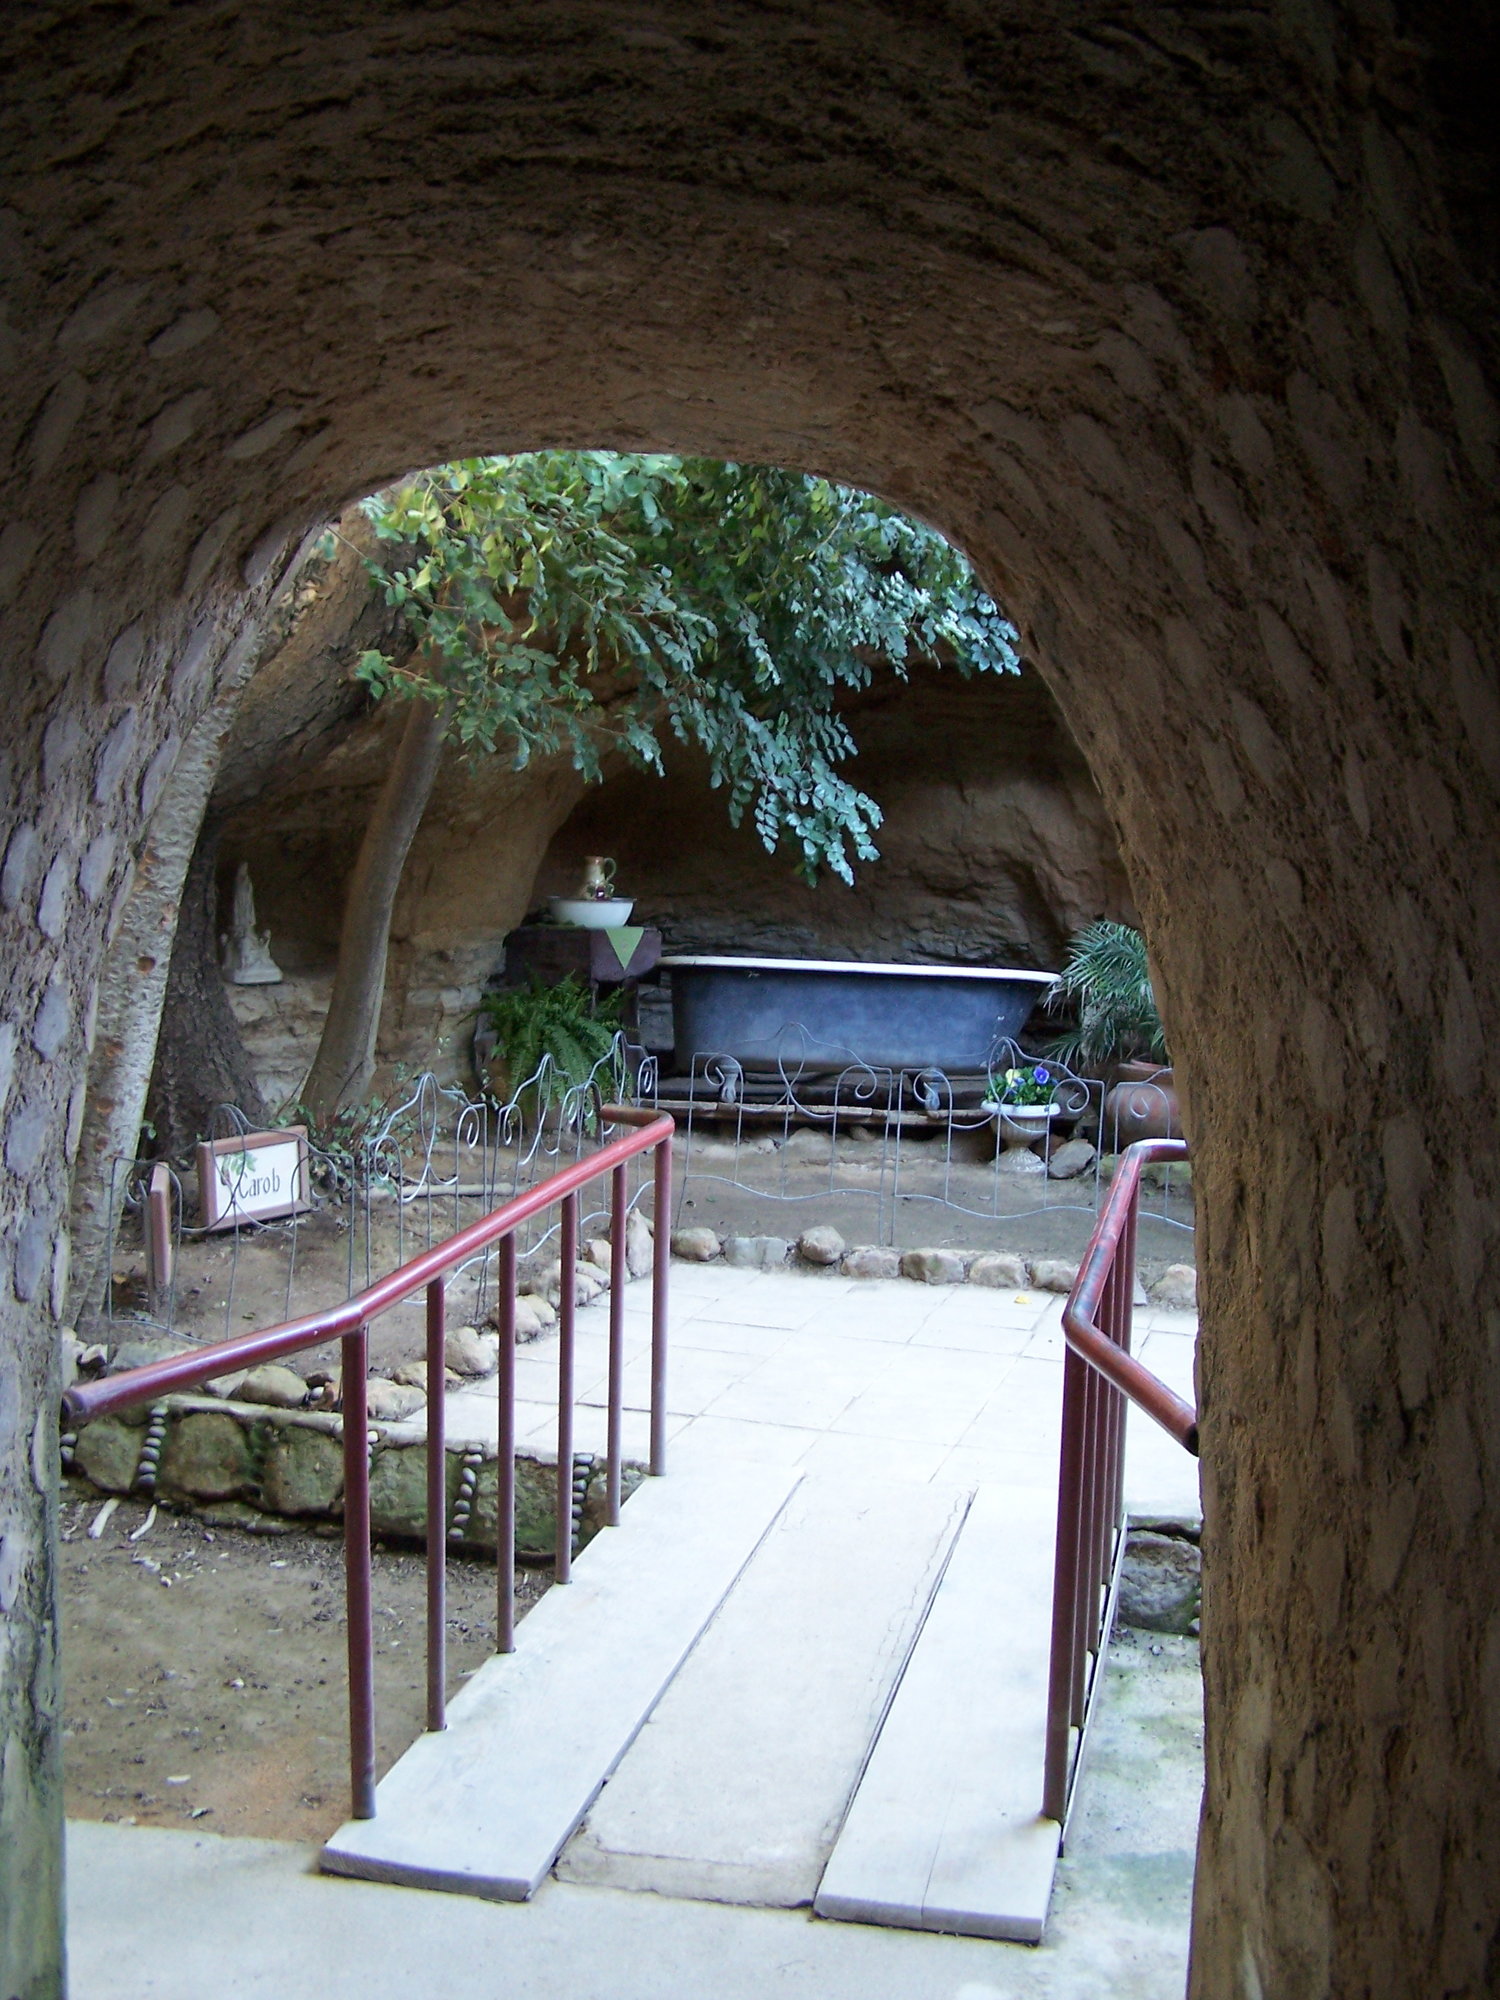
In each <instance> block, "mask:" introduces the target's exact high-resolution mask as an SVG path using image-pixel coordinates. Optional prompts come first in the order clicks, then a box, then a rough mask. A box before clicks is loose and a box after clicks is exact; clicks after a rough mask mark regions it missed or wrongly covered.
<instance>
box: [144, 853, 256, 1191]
mask: <svg viewBox="0 0 1500 2000" xmlns="http://www.w3.org/2000/svg"><path fill="white" fill-rule="evenodd" d="M218 860H219V823H218V821H217V820H214V821H212V822H205V824H204V827H203V831H202V833H201V834H200V835H199V837H198V845H197V847H196V848H195V849H194V850H193V858H192V861H191V863H190V864H189V866H188V872H187V880H186V881H185V882H184V883H183V887H182V905H181V909H180V911H179V913H178V918H177V936H176V939H175V941H174V943H173V946H172V966H171V970H170V972H169V973H168V975H167V997H166V1004H165V1006H164V1007H163V1009H162V1020H161V1033H160V1035H159V1037H158V1039H157V1044H156V1067H155V1069H154V1070H153V1071H152V1075H151V1088H150V1091H149V1093H148V1095H147V1099H146V1123H147V1125H148V1126H150V1127H151V1128H152V1133H151V1139H150V1149H151V1151H152V1152H153V1153H155V1154H157V1155H160V1156H161V1157H163V1158H166V1159H169V1160H175V1161H178V1162H179V1163H181V1162H185V1161H187V1160H189V1159H190V1158H191V1157H192V1153H193V1148H194V1147H195V1146H196V1144H197V1142H198V1140H199V1139H205V1138H208V1137H209V1136H211V1131H210V1128H211V1127H212V1124H213V1120H214V1114H215V1113H216V1112H217V1111H218V1110H219V1109H220V1107H221V1106H224V1105H233V1106H234V1107H235V1109H236V1110H238V1111H240V1112H241V1113H242V1114H243V1115H244V1116H245V1117H246V1118H247V1119H248V1120H249V1121H250V1124H251V1125H252V1126H259V1125H264V1124H265V1122H266V1119H267V1116H268V1113H267V1110H266V1105H265V1102H264V1100H263V1099H262V1097H261V1094H260V1087H259V1085H258V1084H257V1083H256V1081H255V1072H254V1070H253V1069H252V1068H251V1066H250V1058H249V1056H248V1054H247V1053H246V1051H245V1045H244V1042H243V1041H242V1040H241V1039H240V1029H239V1023H238V1022H237V1021H236V1020H235V1018H234V1013H233V1010H232V1009H231V1007H230V1005H229V998H228V995H227V994H226V993H225V991H224V976H223V974H222V973H221V972H220V970H219V950H218V905H219V897H218V881H217V877H218Z"/></svg>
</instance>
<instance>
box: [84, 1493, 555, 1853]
mask: <svg viewBox="0 0 1500 2000" xmlns="http://www.w3.org/2000/svg"><path fill="white" fill-rule="evenodd" d="M103 1504H104V1503H103V1502H102V1501H101V1500H100V1499H99V1498H98V1497H97V1496H94V1495H90V1496H89V1497H88V1498H87V1499H83V1498H80V1497H79V1496H78V1493H77V1491H76V1490H74V1491H72V1492H67V1491H65V1495H64V1500H63V1510H62V1550H61V1557H62V1561H61V1575H60V1589H61V1597H62V1641H63V1676H64V1694H65V1715H66V1720H65V1734H64V1776H65V1781H66V1801H67V1811H68V1813H69V1814H70V1815H71V1816H72V1817H74V1818H78V1819H104V1820H120V1821H124V1822H125V1823H127V1824H130V1825H140V1826H169V1827H170V1826H183V1825H186V1824H193V1823H196V1824H198V1825H199V1826H201V1827H202V1828H203V1829H204V1830H205V1831H208V1830H211V1831H213V1832H215V1833H225V1834H258V1835H263V1836H265V1837H266V1838H268V1839H281V1840H302V1841H317V1840H321V1839H323V1838H326V1836H327V1835H328V1834H330V1833H332V1832H333V1830H334V1829H335V1828H336V1827H337V1826H339V1825H340V1824H341V1823H342V1822H343V1821H344V1820H345V1819H346V1818H347V1817H348V1803H349V1773H348V1734H347V1731H348V1721H347V1713H348V1712H347V1708H346V1703H345V1686H346V1680H345V1652H344V1647H345V1636H344V1577H343V1557H342V1548H341V1544H340V1542H339V1541H338V1540H337V1539H336V1538H335V1536H333V1535H330V1536H328V1537H327V1538H326V1539H325V1538H324V1537H323V1536H320V1535H317V1534H313V1533H305V1532H301V1531H296V1532H291V1533H281V1534H275V1535H270V1534H267V1535H257V1534H248V1533H246V1532H244V1531H243V1530H240V1529H235V1528H223V1527H219V1528H214V1527H208V1526H205V1524H204V1523H203V1522H202V1521H201V1520H199V1519H195V1518H193V1517H191V1516H188V1515H181V1516H178V1515H172V1514H169V1513H167V1512H166V1511H165V1510H158V1512H157V1514H156V1518H155V1520H154V1521H153V1522H152V1524H151V1526H150V1528H149V1529H148V1530H147V1531H146V1533H145V1534H144V1535H142V1537H141V1539H140V1540H139V1541H133V1540H131V1539H130V1537H131V1535H132V1534H133V1533H134V1532H135V1531H136V1530H138V1529H140V1528H141V1527H142V1526H143V1524H144V1523H145V1521H146V1520H147V1517H148V1512H149V1510H148V1508H147V1507H146V1506H144V1505H143V1504H141V1503H139V1502H137V1501H134V1500H122V1501H121V1502H120V1504H119V1505H118V1507H117V1508H116V1509H115V1510H114V1512H113V1513H112V1514H111V1515H110V1516H109V1518H108V1521H107V1523H106V1525H105V1528H104V1532H103V1534H102V1536H101V1537H100V1539H99V1540H98V1541H91V1540H90V1539H89V1537H88V1527H89V1524H90V1523H91V1522H92V1521H93V1520H94V1519H95V1518H96V1517H97V1516H98V1514H99V1511H100V1508H101V1506H102V1505H103ZM374 1572H375V1573H374V1603H375V1618H374V1625H375V1719H376V1770H377V1773H383V1772H385V1771H386V1770H387V1769H388V1768H389V1767H390V1765H391V1764H392V1763H393V1762H394V1761H395V1759H396V1758H397V1757H398V1756H399V1755H400V1754H401V1752H402V1751H403V1750H404V1749H405V1748H406V1747H407V1745H408V1744H409V1743H411V1742H412V1741H413V1740H414V1739H415V1738H416V1736H417V1735H418V1734H419V1733H420V1732H421V1730H422V1728H423V1724H424V1715H425V1703H426V1646H425V1603H426V1600H425V1582H424V1573H423V1560H422V1556H421V1554H420V1552H413V1551H407V1550H401V1551H397V1550H394V1549H391V1550H384V1549H381V1548H380V1546H379V1545H378V1544H377V1548H376V1553H375V1558H374ZM551 1576H552V1573H551V1571H550V1569H545V1568H540V1569H521V1570H518V1571H517V1572H516V1590H517V1607H516V1608H517V1615H518V1616H524V1615H525V1613H526V1612H527V1611H528V1610H530V1608H531V1606H532V1605H533V1604H535V1603H536V1602H537V1600H538V1599H539V1598H540V1597H541V1596H542V1594H543V1592H544V1591H545V1590H546V1589H547V1587H548V1585H549V1584H550V1582H551ZM494 1641H495V1570H494V1566H493V1564H485V1563H479V1562H470V1561H463V1560H460V1559H457V1558H454V1559H450V1561H449V1563H448V1690H449V1694H450V1696H451V1695H452V1694H453V1693H454V1692H456V1690H457V1689H458V1688H459V1687H461V1686H462V1684H463V1679H464V1676H465V1675H466V1674H469V1673H472V1672H473V1671H474V1669H475V1668H476V1667H478V1666H479V1665H481V1663H482V1662H483V1661H484V1660H485V1659H486V1658H488V1657H489V1655H490V1653H491V1652H492V1651H493V1648H494Z"/></svg>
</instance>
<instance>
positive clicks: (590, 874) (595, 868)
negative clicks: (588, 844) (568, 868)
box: [578, 854, 615, 903]
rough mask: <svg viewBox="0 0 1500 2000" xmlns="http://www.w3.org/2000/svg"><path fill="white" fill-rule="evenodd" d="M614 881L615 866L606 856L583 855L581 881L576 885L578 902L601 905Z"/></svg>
mask: <svg viewBox="0 0 1500 2000" xmlns="http://www.w3.org/2000/svg"><path fill="white" fill-rule="evenodd" d="M614 879H615V864H614V862H613V861H611V860H610V858H609V856H608V855H607V854H585V855H584V857H583V880H582V882H580V883H579V885H578V895H579V898H580V900H581V901H583V902H589V903H602V902H603V901H604V899H605V898H606V897H607V896H608V895H609V894H610V891H611V888H612V886H613V883H614Z"/></svg>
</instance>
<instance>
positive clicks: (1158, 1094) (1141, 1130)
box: [1101, 1062, 1182, 1153]
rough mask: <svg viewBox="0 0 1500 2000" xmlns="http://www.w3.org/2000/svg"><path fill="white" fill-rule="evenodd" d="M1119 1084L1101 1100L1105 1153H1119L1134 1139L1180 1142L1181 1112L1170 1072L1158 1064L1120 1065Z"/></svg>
mask: <svg viewBox="0 0 1500 2000" xmlns="http://www.w3.org/2000/svg"><path fill="white" fill-rule="evenodd" d="M1115 1074H1116V1076H1117V1077H1118V1079H1119V1081H1118V1082H1117V1083H1116V1084H1115V1085H1114V1087H1113V1089H1112V1090H1111V1091H1110V1092H1109V1095H1108V1096H1107V1097H1106V1098H1105V1100H1104V1131H1103V1135H1102V1139H1101V1146H1102V1149H1103V1150H1104V1151H1105V1152H1109V1153H1118V1152H1123V1151H1124V1149H1125V1148H1126V1147H1127V1146H1130V1145H1134V1143H1135V1141H1136V1140H1137V1139H1180V1138H1181V1137H1182V1111H1181V1107H1180V1106H1179V1105H1178V1102H1177V1091H1176V1088H1175V1086H1174V1083H1173V1078H1172V1072H1171V1070H1170V1069H1169V1068H1163V1067H1162V1066H1161V1065H1160V1064H1159V1063H1149V1062H1127V1063H1120V1064H1119V1065H1118V1066H1117V1068H1116V1071H1115Z"/></svg>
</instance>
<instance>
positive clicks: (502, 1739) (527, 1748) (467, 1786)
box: [321, 1464, 799, 1901]
mask: <svg viewBox="0 0 1500 2000" xmlns="http://www.w3.org/2000/svg"><path fill="white" fill-rule="evenodd" d="M798 1478H799V1475H798V1474H797V1473H796V1472H793V1471H788V1470H786V1469H784V1468H780V1467H774V1466H765V1465H723V1464H721V1465H718V1466H715V1467H713V1468H712V1469H711V1470H709V1471H706V1472H702V1473H692V1472H684V1473H680V1474H675V1475H673V1476H672V1477H669V1478H666V1479H660V1480H648V1481H646V1483H645V1484H644V1485H643V1486H642V1487H640V1488H639V1489H638V1490H637V1492H635V1493H634V1494H633V1495H632V1496H631V1498H630V1500H629V1501H628V1502H627V1503H626V1506H625V1509H624V1515H623V1519H622V1522H621V1525H620V1526H619V1527H618V1528H611V1529H606V1530H605V1531H604V1532H603V1533H602V1534H600V1535H598V1536H597V1537H596V1538H595V1540H594V1541H593V1542H591V1543H590V1544H589V1546H588V1547H587V1548H586V1549H585V1550H584V1551H583V1552H582V1554H581V1555H580V1556H579V1557H578V1559H577V1561H576V1562H575V1563H574V1565H573V1581H572V1583H571V1584H570V1585H568V1586H567V1587H565V1588H562V1589H554V1590H551V1591H549V1592H548V1593H547V1595H546V1596H545V1597H544V1598H543V1599H542V1601H541V1603H540V1604H539V1605H537V1607H536V1609H535V1610H534V1611H533V1612H532V1613H531V1614H530V1616H529V1617H528V1618H526V1619H525V1620H524V1621H523V1623H522V1624H521V1626H520V1628H519V1630H518V1632H517V1635H516V1651H515V1652H514V1653H511V1654H509V1655H503V1654H501V1655H496V1657H495V1658H493V1659H491V1660H488V1661H486V1663H485V1664H484V1666H482V1667H481V1668H480V1669H479V1671H478V1672H477V1673H476V1674H474V1676H473V1677H472V1678H471V1679H470V1681H469V1682H468V1684H467V1686H466V1687H465V1688H464V1689H463V1691H462V1692H461V1693H460V1694H458V1695H457V1696H456V1697H455V1698H454V1700H453V1701H452V1702H451V1704H450V1705H449V1710H448V1727H447V1729H446V1730H443V1731H442V1732H440V1733H438V1734H433V1735H426V1736H421V1737H419V1738H418V1739H417V1741H416V1742H415V1743H414V1744H413V1745H412V1747H411V1748H410V1749H409V1750H408V1751H407V1752H406V1753H405V1755H404V1756H402V1757H401V1758H399V1759H398V1760H397V1762H396V1763H395V1764H394V1765H393V1766H392V1768H391V1769H390V1770H389V1771H388V1772H387V1773H386V1775H385V1777H384V1778H383V1779H382V1780H381V1782H380V1785H379V1787H378V1788H377V1791H376V1817H375V1818H374V1819H372V1820H350V1821H348V1822H347V1823H346V1824H345V1825H343V1826H342V1827H340V1828H339V1830H338V1832H337V1833H336V1834H334V1836H333V1838H332V1839H331V1840H330V1841H329V1842H328V1844H327V1846H326V1847H325V1848H324V1849H323V1852H322V1856H321V1862H322V1866H323V1867H324V1868H325V1869H327V1870H329V1871H330V1872H332V1873H334V1874H339V1875H356V1876H361V1877H363V1878H365V1879H367V1880H370V1881H377V1882H400V1883H406V1884H409V1885H411V1886H414V1887H418V1888H427V1889H450V1890H458V1891H460V1892H464V1893H467V1894H470V1895H475V1896H488V1897H492V1898H495V1899H498V1900H502V1901H522V1900H524V1899H525V1898H526V1897H527V1896H529V1895H530V1894H531V1893H532V1891H533V1890H534V1889H535V1888H536V1887H537V1885H538V1883H539V1882H540V1881H541V1880H542V1878H543V1876H544V1875H545V1874H546V1873H547V1871H548V1870H549V1869H550V1868H551V1866H552V1863H553V1861H554V1860H555V1859H556V1857H557V1854H558V1851H559V1850H560V1848H561V1847H562V1846H563V1844H564V1842H565V1841H566V1840H567V1839H568V1836H569V1835H570V1834H571V1833H572V1832H573V1830H574V1829H575V1827H577V1825H578V1823H579V1821H580V1820H581V1819H582V1818H583V1816H584V1814H585V1813H586V1812H587V1811H588V1809H589V1806H590V1804H591V1803H592V1801H593V1799H594V1797H595V1795H596V1794H597V1792H598V1790H599V1788H600V1786H601V1785H602V1784H603V1783H604V1781H605V1779H606V1778H607V1777H608V1776H609V1774H610V1772H611V1771H612V1770H613V1769H614V1768H615V1766H616V1764H617V1763H618V1762H619V1760H620V1758H621V1757H622V1756H623V1754H624V1753H625V1751H626V1750H627V1749H628V1748H629V1746H630V1744H631V1742H632V1741H633V1739H634V1738H635V1735H636V1733H637V1731H638V1730H639V1729H640V1727H641V1725H642V1723H643V1722H644V1721H645V1720H646V1718H647V1716H648V1715H649V1714H650V1713H651V1711H652V1709H653V1708H654V1707H655V1705H656V1703H657V1701H658V1699H659V1698H660V1696H661V1693H662V1690H663V1689H664V1688H665V1687H666V1686H667V1684H668V1683H669V1682H670V1680H671V1679H672V1676H673V1675H674V1674H675V1673H676V1671H677V1669H678V1667H679V1666H680V1665H681V1663H682V1660H683V1659H684V1657H685V1656H686V1655H687V1653H688V1652H689V1651H690V1649H691V1648H692V1646H693V1644H694V1642H695V1641H696V1639H697V1638H698V1635H699V1634H700V1633H701V1632H702V1630H703V1628H704V1626H705V1625H707V1623H708V1622H709V1620H710V1619H711V1618H712V1617H713V1615H714V1612H715V1611H716V1610H717V1609H718V1607H719V1605H720V1603H721V1602H722V1601H723V1599H724V1597H725V1595H726V1594H727V1593H728V1592H729V1590H730V1589H732V1587H733V1585H734V1582H735V1579H736V1578H737V1577H738V1576H739V1574H740V1572H741V1571H742V1570H743V1569H744V1567H745V1564H746V1563H747V1562H748V1561H749V1560H750V1558H751V1556H752V1555H753V1554H754V1553H755V1550H756V1548H757V1546H758V1545H759V1543H760V1541H761V1539H762V1537H763V1536H764V1535H765V1533H766V1532H767V1530H768V1529H769V1528H770V1527H771V1525H772V1523H773V1522H774V1521H775V1520H776V1518H777V1516H778V1515H779V1514H780V1512H781V1510H782V1508H783V1507H784V1506H785V1504H786V1501H787V1499H788V1496H789V1495H790V1494H791V1493H792V1491H793V1490H794V1488H795V1487H796V1485H797V1482H798Z"/></svg>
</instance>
